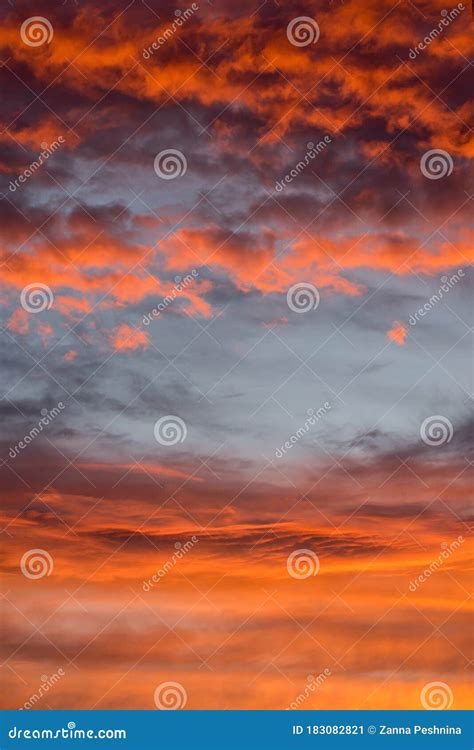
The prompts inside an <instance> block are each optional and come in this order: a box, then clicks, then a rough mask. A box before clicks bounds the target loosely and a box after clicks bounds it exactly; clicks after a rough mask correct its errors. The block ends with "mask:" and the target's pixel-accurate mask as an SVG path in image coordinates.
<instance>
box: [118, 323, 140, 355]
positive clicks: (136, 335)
mask: <svg viewBox="0 0 474 750" xmlns="http://www.w3.org/2000/svg"><path fill="white" fill-rule="evenodd" d="M110 343H111V345H112V348H113V349H115V351H128V350H130V351H131V350H135V349H148V345H149V338H148V334H147V333H146V332H145V331H139V330H137V329H136V328H133V327H132V326H130V325H128V323H121V324H120V325H119V326H118V327H117V328H116V329H115V331H114V332H113V334H112V335H111V336H110Z"/></svg>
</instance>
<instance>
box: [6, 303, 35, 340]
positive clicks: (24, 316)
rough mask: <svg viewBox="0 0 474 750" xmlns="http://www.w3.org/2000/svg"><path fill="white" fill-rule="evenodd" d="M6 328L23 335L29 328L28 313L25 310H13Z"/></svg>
mask: <svg viewBox="0 0 474 750" xmlns="http://www.w3.org/2000/svg"><path fill="white" fill-rule="evenodd" d="M7 328H8V329H9V330H10V331H14V332H15V333H21V334H22V335H25V334H26V333H28V331H29V330H30V320H29V315H28V313H27V312H26V310H20V309H18V310H15V312H14V313H13V315H12V316H11V317H10V319H9V320H8V323H7Z"/></svg>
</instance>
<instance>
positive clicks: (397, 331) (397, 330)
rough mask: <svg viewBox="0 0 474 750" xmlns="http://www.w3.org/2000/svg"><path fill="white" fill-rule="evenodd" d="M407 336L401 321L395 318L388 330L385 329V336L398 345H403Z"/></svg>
mask: <svg viewBox="0 0 474 750" xmlns="http://www.w3.org/2000/svg"><path fill="white" fill-rule="evenodd" d="M406 336H407V329H406V326H405V325H404V324H403V323H400V321H398V320H396V321H395V322H394V324H393V326H392V327H391V329H390V330H389V331H387V338H388V339H389V340H390V341H393V342H394V343H395V344H398V346H403V344H404V343H405V339H406Z"/></svg>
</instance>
